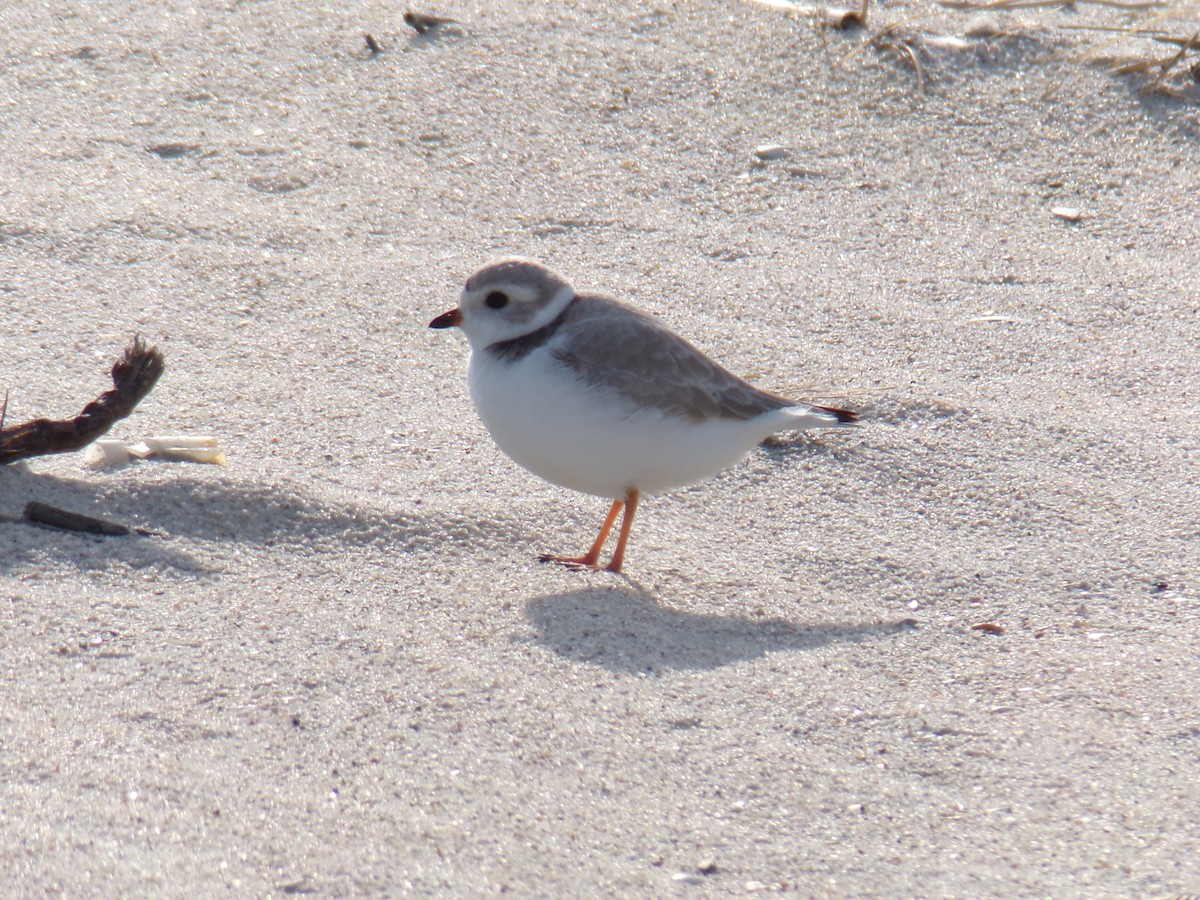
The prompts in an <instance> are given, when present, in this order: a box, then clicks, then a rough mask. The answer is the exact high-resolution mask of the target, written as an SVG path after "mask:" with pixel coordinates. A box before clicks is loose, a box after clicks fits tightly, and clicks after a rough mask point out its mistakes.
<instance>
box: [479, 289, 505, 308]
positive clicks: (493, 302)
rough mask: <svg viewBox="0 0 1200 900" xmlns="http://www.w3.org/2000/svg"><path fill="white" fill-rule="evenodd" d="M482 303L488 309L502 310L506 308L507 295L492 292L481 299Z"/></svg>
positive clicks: (501, 292) (500, 292)
mask: <svg viewBox="0 0 1200 900" xmlns="http://www.w3.org/2000/svg"><path fill="white" fill-rule="evenodd" d="M483 302H484V303H486V304H487V305H488V308H489V309H504V307H506V306H508V294H506V293H504V292H503V291H492V292H491V293H490V294H488V295H487V296H486V297H484V298H483Z"/></svg>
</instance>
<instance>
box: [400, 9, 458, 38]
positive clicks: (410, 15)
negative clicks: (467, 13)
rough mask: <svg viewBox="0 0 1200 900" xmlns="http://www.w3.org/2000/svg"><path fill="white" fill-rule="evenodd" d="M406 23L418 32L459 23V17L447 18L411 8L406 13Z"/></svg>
mask: <svg viewBox="0 0 1200 900" xmlns="http://www.w3.org/2000/svg"><path fill="white" fill-rule="evenodd" d="M404 24H405V25H407V26H408V27H409V28H411V29H413V30H414V31H415V32H416V33H417V34H424V33H425V32H427V31H429V30H431V29H434V28H437V27H438V26H439V25H458V24H460V23H459V21H458V19H447V18H444V17H442V16H431V15H428V14H427V13H422V12H417V11H416V10H413V9H410V10H408V11H407V12H406V13H405V14H404Z"/></svg>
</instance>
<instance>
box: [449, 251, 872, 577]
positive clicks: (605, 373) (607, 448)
mask: <svg viewBox="0 0 1200 900" xmlns="http://www.w3.org/2000/svg"><path fill="white" fill-rule="evenodd" d="M454 326H458V327H460V328H462V330H463V333H464V334H465V335H466V337H467V341H468V343H469V344H470V345H471V362H470V366H469V367H468V375H467V381H468V384H469V385H470V390H471V399H472V400H474V402H475V409H476V411H477V412H478V413H479V418H480V419H482V420H483V424H484V425H485V426H486V427H487V430H488V431H489V432H491V435H492V437H493V438H494V439H495V441H496V443H497V444H498V445H499V447H500V449H501V450H503V451H504V452H505V453H506V454H508V456H510V457H511V458H512V459H513V460H514V461H515V462H517V463H518V464H519V465H521V466H523V467H525V468H526V469H528V470H529V471H530V472H533V473H534V474H535V475H539V476H541V477H542V478H545V479H546V480H547V481H551V482H553V483H554V484H558V485H562V486H563V487H567V488H571V489H572V490H576V491H582V492H583V493H585V494H595V495H596V496H598V497H606V498H609V499H611V500H612V501H613V502H612V506H611V507H610V509H609V511H608V515H607V517H605V519H604V525H603V526H602V527H601V528H600V534H599V535H598V536H597V537H596V540H595V542H594V543H593V544H592V546H591V549H589V550H588V552H587V553H585V554H584V555H583V556H576V557H561V556H543V557H541V559H543V560H545V561H551V562H561V563H566V564H568V565H572V566H575V565H578V566H587V567H589V568H597V567H598V565H597V564H598V562H599V559H600V552H601V550H602V549H603V547H604V542H605V539H606V538H607V537H608V533H609V531H610V530H611V529H612V526H613V524H614V523H615V522H616V519H617V514H618V513H619V512H621V509H622V507H624V509H625V515H624V517H623V518H622V519H621V530H620V535H619V537H618V539H617V546H616V549H615V550H614V551H613V555H612V559H611V561H610V562H609V563H608V565H607V566H605V568H606V569H608V570H609V571H610V572H619V571H621V564H622V563H623V562H624V559H625V545H626V543H627V542H628V540H629V529H630V527H631V526H632V525H633V516H634V513H635V512H636V510H637V505H638V498H639V497H640V496H641V495H642V494H658V493H661V492H663V491H666V490H670V489H671V488H676V487H682V486H684V485H687V484H693V483H695V482H697V481H702V480H703V479H705V478H708V477H710V476H712V475H715V474H717V473H718V472H720V471H721V470H722V469H724V468H726V467H728V466H731V465H733V463H735V462H737V461H738V460H739V459H741V458H742V457H743V456H744V455H745V454H746V453H747V452H749V450H750V449H751V448H752V447H754V445H755V444H757V443H758V442H759V441H761V440H762V439H763V438H765V437H767V436H768V435H771V434H774V433H775V432H777V431H801V430H803V429H807V428H832V427H837V426H842V425H851V424H853V423H854V421H855V420H856V419H857V418H858V414H857V413H854V412H850V411H849V410H844V409H835V408H833V407H829V406H809V405H807V404H804V403H796V402H794V401H792V400H787V399H785V398H783V397H778V396H776V395H775V394H768V393H767V392H766V391H760V390H759V389H758V388H756V387H754V386H753V385H751V384H748V383H747V382H745V381H743V380H742V379H741V378H738V377H737V376H736V375H734V374H732V373H731V372H728V371H726V370H725V369H724V368H722V367H721V366H719V365H718V364H717V363H715V362H713V361H712V360H711V359H709V358H708V357H707V356H705V355H704V354H703V353H701V352H700V351H699V350H697V349H696V348H695V347H693V346H692V345H691V344H689V343H688V342H687V341H685V340H684V339H683V338H681V337H680V336H679V335H677V334H675V333H674V332H673V331H671V330H670V329H668V328H667V327H666V326H665V325H663V324H661V323H660V322H658V321H657V320H656V319H654V318H652V317H651V316H648V315H646V314H645V313H643V312H640V311H638V310H636V309H634V308H633V307H631V306H626V305H625V304H624V303H620V302H619V301H617V300H614V299H613V298H612V297H606V296H604V295H602V294H580V293H576V291H575V288H574V287H573V286H572V285H571V282H569V281H567V279H566V278H564V277H563V276H561V275H559V274H558V273H557V272H554V271H551V270H550V269H548V268H546V267H545V266H543V265H540V264H539V263H536V262H534V261H533V260H529V259H520V258H516V257H513V258H508V259H500V260H496V261H495V262H491V263H488V264H487V265H486V266H484V267H483V268H482V269H480V270H479V271H477V272H476V273H475V274H474V275H472V276H471V277H470V278H469V279H467V284H466V287H464V288H463V292H462V296H461V297H460V298H459V303H458V306H457V307H456V308H454V309H451V310H450V311H449V312H445V313H443V314H442V315H440V316H438V317H437V318H436V319H434V320H433V321H432V322H430V323H429V327H430V328H452V327H454Z"/></svg>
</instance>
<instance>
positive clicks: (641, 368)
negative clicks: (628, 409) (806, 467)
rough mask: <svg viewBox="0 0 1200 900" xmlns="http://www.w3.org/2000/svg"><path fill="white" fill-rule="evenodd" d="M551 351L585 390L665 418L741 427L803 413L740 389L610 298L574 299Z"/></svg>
mask: <svg viewBox="0 0 1200 900" xmlns="http://www.w3.org/2000/svg"><path fill="white" fill-rule="evenodd" d="M552 350H553V353H554V356H555V357H556V358H557V359H558V361H559V362H561V363H562V364H563V365H565V366H567V367H568V368H570V369H571V370H572V371H573V372H574V373H575V374H576V375H577V376H579V377H580V378H582V379H583V380H584V381H586V382H588V383H589V384H592V385H595V386H596V387H601V388H608V389H609V390H612V391H615V392H616V393H618V394H620V395H622V396H624V397H626V398H628V399H629V400H630V401H632V402H633V403H636V404H637V405H639V406H648V407H651V408H654V409H658V410H661V411H662V412H664V413H666V414H667V415H675V416H681V417H684V418H688V419H692V420H694V421H701V420H703V419H710V418H726V419H738V420H745V419H752V418H754V417H755V416H758V415H761V414H762V413H765V412H770V411H772V410H777V409H783V408H785V407H791V406H803V404H799V403H793V402H792V401H790V400H786V399H784V398H783V397H776V396H775V395H774V394H768V393H767V392H766V391H760V390H759V389H758V388H756V387H754V386H753V385H750V384H747V383H746V382H745V381H743V380H742V379H741V378H738V377H737V376H736V375H734V374H733V373H732V372H729V371H728V370H727V369H724V368H722V367H721V366H719V365H718V364H717V363H715V362H713V361H712V360H710V359H709V358H708V357H706V356H705V355H704V354H703V353H701V352H700V351H699V350H697V349H696V348H695V347H693V346H692V345H691V344H689V343H688V342H687V341H685V340H684V339H683V338H681V337H679V336H678V335H676V334H675V333H674V332H672V331H670V330H668V329H667V328H666V327H665V326H663V325H662V324H660V323H659V322H658V321H656V320H655V319H653V318H651V317H650V316H647V315H646V314H644V313H642V312H639V311H638V310H635V309H633V308H632V307H628V306H625V305H624V304H622V303H619V302H618V301H616V300H613V299H612V298H610V297H603V296H597V295H580V296H579V297H577V298H576V299H575V302H574V303H572V304H571V307H570V308H569V309H568V311H567V316H566V319H565V321H564V322H563V324H562V326H561V327H560V329H559V333H558V334H557V335H555V337H554V340H553V341H552Z"/></svg>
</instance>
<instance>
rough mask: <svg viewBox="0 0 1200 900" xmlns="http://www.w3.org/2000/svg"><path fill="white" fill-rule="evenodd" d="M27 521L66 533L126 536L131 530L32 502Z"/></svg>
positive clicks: (27, 513) (26, 508)
mask: <svg viewBox="0 0 1200 900" xmlns="http://www.w3.org/2000/svg"><path fill="white" fill-rule="evenodd" d="M25 520H26V521H27V522H33V523H34V524H35V525H45V526H47V527H49V528H61V529H63V530H65V531H82V532H84V533H85V534H106V535H118V536H119V535H125V534H129V529H128V528H127V527H126V526H124V525H118V524H117V523H115V522H106V521H105V520H104V519H95V518H92V517H91V516H85V515H83V514H82V513H76V512H71V511H70V510H67V509H59V508H58V507H57V506H51V505H49V504H48V503H39V502H38V501H36V500H30V501H29V502H28V503H26V504H25Z"/></svg>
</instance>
